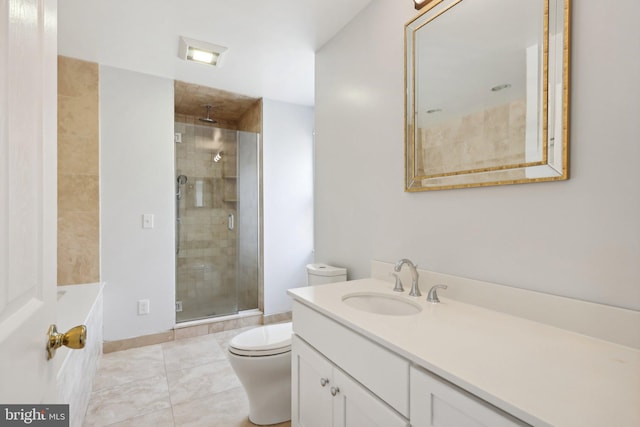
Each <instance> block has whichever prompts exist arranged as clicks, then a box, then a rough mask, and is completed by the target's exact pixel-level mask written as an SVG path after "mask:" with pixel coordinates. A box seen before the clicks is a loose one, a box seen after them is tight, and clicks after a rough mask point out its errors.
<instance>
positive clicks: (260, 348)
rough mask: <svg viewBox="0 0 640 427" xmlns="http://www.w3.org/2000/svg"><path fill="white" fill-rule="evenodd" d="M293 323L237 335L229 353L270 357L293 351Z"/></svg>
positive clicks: (268, 326) (255, 329)
mask: <svg viewBox="0 0 640 427" xmlns="http://www.w3.org/2000/svg"><path fill="white" fill-rule="evenodd" d="M292 333H293V328H292V324H291V322H287V323H277V324H273V325H266V326H260V327H258V328H254V329H250V330H248V331H246V332H242V333H241V334H238V335H236V336H235V337H234V338H233V339H232V340H231V342H229V351H230V352H231V353H234V354H237V355H240V356H270V355H274V354H280V353H285V352H287V351H290V350H291V334H292Z"/></svg>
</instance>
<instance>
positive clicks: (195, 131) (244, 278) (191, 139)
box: [175, 122, 259, 322]
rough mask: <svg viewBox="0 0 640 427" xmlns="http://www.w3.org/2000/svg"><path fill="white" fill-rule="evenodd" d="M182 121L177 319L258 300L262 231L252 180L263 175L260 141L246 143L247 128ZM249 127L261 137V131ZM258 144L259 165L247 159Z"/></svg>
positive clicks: (178, 145) (178, 159)
mask: <svg viewBox="0 0 640 427" xmlns="http://www.w3.org/2000/svg"><path fill="white" fill-rule="evenodd" d="M175 128H176V133H179V134H180V136H179V137H178V138H177V140H180V141H181V142H179V143H178V142H176V319H177V321H178V322H184V321H190V320H197V319H203V318H209V317H216V316H224V315H229V314H235V313H237V312H238V311H239V310H246V309H250V308H257V289H258V282H257V277H258V268H259V265H258V264H257V263H256V262H254V261H255V260H257V259H258V257H257V251H258V244H257V243H258V240H257V237H258V236H259V235H258V234H257V233H254V230H253V228H255V226H256V223H255V222H254V219H252V218H251V216H252V213H251V211H252V209H254V208H255V210H256V212H257V211H258V209H257V206H258V202H259V197H258V196H259V193H258V192H257V191H255V192H254V191H253V189H252V187H255V189H256V190H257V188H258V185H257V184H251V182H252V181H254V180H257V179H258V169H257V147H258V145H257V143H255V144H251V143H247V142H245V143H242V142H241V137H240V134H244V132H238V131H235V130H228V129H220V128H216V127H213V126H207V125H195V124H189V123H179V122H176V124H175ZM249 135H253V140H254V141H257V137H258V136H257V135H256V134H249ZM245 146H246V147H247V148H246V149H245ZM250 146H253V152H255V153H254V154H253V155H254V156H255V158H256V162H255V164H254V165H253V167H251V166H250V164H253V162H252V161H251V160H249V161H245V160H243V159H245V158H247V157H249V158H250V157H251V154H250V153H251V152H252V150H250V149H249V148H248V147H250ZM251 198H254V199H255V200H251ZM253 216H254V217H255V219H256V220H257V214H256V215H253ZM245 228H247V230H245ZM254 237H255V239H254ZM254 277H255V280H254ZM253 295H255V299H254V298H252V296H253Z"/></svg>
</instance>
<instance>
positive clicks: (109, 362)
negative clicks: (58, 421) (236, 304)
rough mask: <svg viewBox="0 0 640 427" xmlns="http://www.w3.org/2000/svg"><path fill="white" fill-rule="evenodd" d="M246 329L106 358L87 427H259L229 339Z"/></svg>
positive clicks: (97, 379)
mask: <svg viewBox="0 0 640 427" xmlns="http://www.w3.org/2000/svg"><path fill="white" fill-rule="evenodd" d="M246 329H250V328H243V329H236V330H232V331H224V332H219V333H216V334H209V335H204V336H199V337H194V338H186V339H181V340H176V341H171V342H167V343H164V344H157V345H151V346H147V347H140V348H135V349H131V350H124V351H119V352H115V353H109V354H105V355H103V356H102V358H101V359H100V365H99V368H98V372H97V374H96V377H95V378H94V381H93V391H92V393H91V399H90V401H89V407H88V409H87V414H86V416H85V421H84V427H99V426H111V427H134V426H135V427H145V426H153V427H250V426H253V424H252V423H251V422H249V419H248V417H247V414H248V413H249V409H248V402H247V397H246V394H245V392H244V389H243V388H242V385H241V384H240V381H238V378H237V377H236V375H235V374H234V372H233V369H232V368H231V365H230V364H229V361H228V359H227V356H226V350H227V343H228V342H229V340H230V339H231V338H232V337H233V336H234V335H236V334H238V333H240V332H241V331H243V330H246ZM290 426H291V423H289V422H286V423H282V424H276V427H290Z"/></svg>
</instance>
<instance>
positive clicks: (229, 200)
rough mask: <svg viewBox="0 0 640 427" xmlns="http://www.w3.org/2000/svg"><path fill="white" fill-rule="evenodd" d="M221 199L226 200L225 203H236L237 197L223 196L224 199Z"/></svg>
mask: <svg viewBox="0 0 640 427" xmlns="http://www.w3.org/2000/svg"><path fill="white" fill-rule="evenodd" d="M223 201H224V202H226V203H237V202H238V199H236V198H227V197H225V199H224V200H223Z"/></svg>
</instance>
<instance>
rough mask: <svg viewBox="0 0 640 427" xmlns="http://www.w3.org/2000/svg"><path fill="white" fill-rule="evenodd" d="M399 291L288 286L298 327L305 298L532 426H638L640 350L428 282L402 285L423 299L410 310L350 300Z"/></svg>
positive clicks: (385, 284) (385, 285)
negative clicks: (418, 286) (434, 295)
mask: <svg viewBox="0 0 640 427" xmlns="http://www.w3.org/2000/svg"><path fill="white" fill-rule="evenodd" d="M392 289H393V283H391V282H390V281H387V280H386V279H385V280H380V279H360V280H354V281H350V282H340V283H332V284H329V285H321V286H314V287H312V288H298V289H291V290H289V291H288V292H289V294H290V295H291V296H292V297H293V298H294V300H295V303H294V312H293V319H294V320H293V326H294V331H296V305H295V304H296V303H300V304H304V305H306V306H308V307H310V308H312V309H313V310H316V311H318V312H319V313H321V314H324V315H326V316H329V317H330V318H331V319H333V320H334V321H336V322H338V323H340V324H342V325H344V326H347V327H348V328H350V329H352V330H354V331H355V332H357V333H359V334H361V335H363V336H364V337H366V338H368V339H369V340H371V341H373V342H375V343H378V344H380V345H381V346H383V347H385V348H387V349H389V350H391V351H392V352H394V353H396V354H398V355H399V356H401V357H403V358H405V359H407V360H409V362H410V363H412V364H414V365H416V366H419V367H422V368H424V369H427V370H429V371H431V372H433V373H434V374H436V375H438V376H440V377H441V378H443V379H445V380H447V381H449V382H451V383H453V384H454V385H457V386H459V387H461V388H463V389H465V390H467V391H468V392H470V393H472V394H474V395H476V396H478V397H479V398H480V399H482V400H485V401H487V402H489V403H490V404H492V405H494V406H496V407H498V408H500V409H502V410H504V411H506V412H508V413H510V414H512V415H513V416H515V417H517V418H519V419H521V420H523V421H525V422H527V423H529V424H531V425H539V426H549V425H553V426H565V427H572V426H576V427H587V426H594V427H600V426H603V425H616V426H629V427H631V426H637V425H640V407H639V406H638V405H637V402H638V401H640V388H638V384H640V350H638V349H635V348H631V347H626V346H622V345H619V344H615V343H611V342H607V341H604V340H602V339H597V338H593V337H590V336H587V335H583V334H579V333H575V332H572V331H568V330H565V329H561V328H559V327H554V326H549V325H547V324H543V323H539V322H535V321H531V320H527V319H524V318H521V317H516V316H513V315H508V314H505V313H501V312H498V311H493V310H488V309H486V308H483V307H480V306H477V305H471V304H467V303H463V302H460V301H456V300H453V299H449V298H447V297H446V296H445V295H446V291H442V292H440V293H439V295H440V300H441V301H442V303H441V304H431V303H428V302H427V301H426V290H427V289H424V288H423V290H425V294H424V295H423V296H422V297H419V298H416V297H409V296H407V293H406V292H405V293H404V294H403V295H404V297H403V298H407V299H411V300H412V301H413V302H414V303H416V304H419V305H421V306H422V311H421V312H420V313H417V314H414V315H410V316H382V315H377V314H373V313H368V312H365V311H360V310H357V309H354V308H352V307H350V306H348V305H346V304H344V303H343V297H344V296H345V295H346V294H349V293H353V292H371V291H373V292H377V293H383V294H389V295H390V296H391V297H398V293H396V292H393V290H392ZM630 327H635V328H637V327H638V326H637V324H636V325H631V326H630ZM478 367H482V369H479V368H478Z"/></svg>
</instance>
